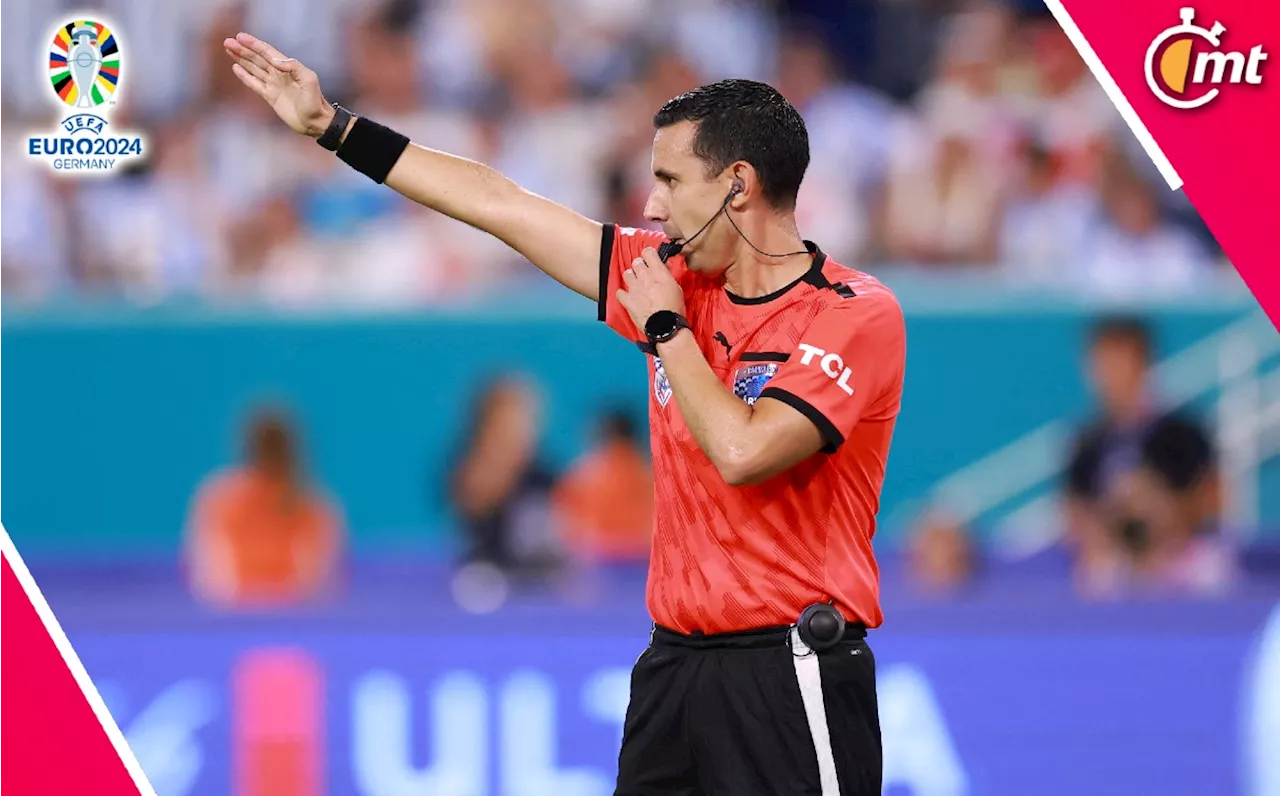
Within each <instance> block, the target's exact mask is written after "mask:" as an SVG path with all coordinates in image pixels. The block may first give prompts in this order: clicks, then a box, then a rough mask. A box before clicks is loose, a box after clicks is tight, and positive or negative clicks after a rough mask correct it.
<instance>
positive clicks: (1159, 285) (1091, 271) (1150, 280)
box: [1077, 167, 1211, 295]
mask: <svg viewBox="0 0 1280 796" xmlns="http://www.w3.org/2000/svg"><path fill="white" fill-rule="evenodd" d="M1103 202H1104V209H1105V212H1106V219H1105V221H1104V222H1103V223H1102V225H1101V226H1100V227H1099V228H1098V229H1097V230H1096V232H1095V233H1094V234H1092V235H1091V238H1092V240H1091V241H1090V242H1089V244H1088V245H1087V246H1085V247H1084V251H1083V257H1082V259H1081V265H1080V270H1079V272H1078V274H1077V278H1078V279H1079V280H1081V283H1082V284H1083V285H1085V286H1087V287H1088V289H1090V290H1096V291H1101V292H1108V293H1110V292H1114V293H1120V294H1125V295H1140V294H1142V293H1146V292H1150V291H1156V292H1166V293H1168V292H1178V291H1186V290H1189V289H1191V288H1193V287H1195V286H1196V285H1197V284H1200V283H1201V282H1202V280H1203V279H1204V278H1205V277H1206V276H1207V275H1208V274H1209V270H1210V266H1211V262H1210V260H1209V257H1208V254H1207V252H1205V250H1204V248H1203V247H1202V246H1201V245H1200V242H1199V241H1197V240H1196V238H1195V237H1194V236H1193V235H1192V234H1191V233H1189V232H1187V231H1186V230H1185V229H1181V228H1179V227H1175V226H1173V225H1171V224H1168V223H1166V222H1165V221H1164V220H1163V219H1161V217H1160V210H1159V208H1158V207H1157V205H1156V201H1155V197H1154V196H1153V195H1152V192H1151V186H1150V185H1149V184H1148V183H1147V182H1145V181H1144V180H1142V179H1141V178H1140V177H1138V176H1137V175H1136V174H1134V173H1133V172H1132V170H1130V169H1128V168H1126V167H1119V168H1116V169H1115V170H1113V171H1112V173H1111V174H1110V175H1109V176H1108V177H1107V179H1106V180H1105V188H1104V195H1103Z"/></svg>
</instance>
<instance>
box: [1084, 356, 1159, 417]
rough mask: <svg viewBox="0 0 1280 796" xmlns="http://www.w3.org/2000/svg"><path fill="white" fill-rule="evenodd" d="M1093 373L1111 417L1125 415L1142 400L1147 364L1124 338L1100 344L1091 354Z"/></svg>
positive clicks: (1096, 388)
mask: <svg viewBox="0 0 1280 796" xmlns="http://www.w3.org/2000/svg"><path fill="white" fill-rule="evenodd" d="M1089 371H1090V372H1089V376H1090V380H1091V381H1092V382H1093V388H1094V390H1095V391H1096V392H1097V394H1098V399H1099V400H1100V401H1101V402H1102V405H1103V408H1104V409H1105V410H1106V412H1107V414H1109V415H1117V414H1125V413H1127V412H1128V411H1131V410H1132V409H1134V408H1135V407H1136V406H1137V405H1138V403H1139V402H1140V401H1141V400H1142V397H1143V393H1144V391H1145V389H1146V381H1147V361H1146V357H1145V356H1143V353H1142V349H1141V348H1140V347H1139V346H1138V344H1137V343H1135V342H1133V341H1131V340H1126V339H1121V338H1110V339H1105V338H1104V339H1102V340H1099V341H1098V342H1097V343H1096V344H1095V345H1094V346H1093V350H1092V351H1090V352H1089Z"/></svg>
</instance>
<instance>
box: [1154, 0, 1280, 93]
mask: <svg viewBox="0 0 1280 796" xmlns="http://www.w3.org/2000/svg"><path fill="white" fill-rule="evenodd" d="M1181 15H1182V24H1181V25H1174V26H1173V27H1171V28H1166V29H1165V30H1164V31H1163V32H1162V33H1161V34H1160V35H1159V36H1156V38H1155V41H1153V42H1151V46H1150V47H1149V48H1148V49H1147V64H1146V66H1147V85H1148V86H1150V88H1151V91H1152V92H1154V93H1155V95H1156V97H1157V98H1159V100H1160V101H1161V102H1163V103H1164V104H1166V105H1170V106H1172V107H1174V108H1181V109H1184V110H1187V109H1191V108H1199V107H1201V106H1203V105H1208V104H1209V103H1210V102H1212V101H1213V100H1214V99H1215V98H1216V97H1217V96H1218V94H1219V93H1220V91H1221V89H1220V88H1219V86H1221V85H1222V84H1224V83H1227V84H1236V85H1239V84H1240V83H1242V82H1243V83H1246V84H1249V85H1254V86H1256V85H1258V84H1259V83H1261V82H1262V73H1261V69H1262V62H1263V61H1265V60H1267V53H1266V52H1265V51H1264V50H1263V49H1262V45H1261V44H1259V45H1257V46H1256V47H1254V48H1253V49H1251V50H1249V52H1248V54H1247V55H1246V54H1245V53H1243V52H1230V51H1225V50H1222V49H1221V47H1222V34H1223V33H1226V32H1227V26H1226V25H1223V24H1222V23H1221V22H1214V23H1213V26H1212V27H1210V28H1203V27H1201V26H1199V25H1196V24H1194V20H1195V18H1196V11H1195V9H1194V8H1183V9H1182V12H1181ZM1193 56H1194V58H1193ZM1193 63H1194V69H1193V68H1192V67H1193ZM1228 67H1230V69H1231V73H1230V74H1229V75H1228V74H1227V68H1228ZM1210 69H1212V73H1210Z"/></svg>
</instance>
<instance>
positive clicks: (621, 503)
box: [555, 413, 653, 563]
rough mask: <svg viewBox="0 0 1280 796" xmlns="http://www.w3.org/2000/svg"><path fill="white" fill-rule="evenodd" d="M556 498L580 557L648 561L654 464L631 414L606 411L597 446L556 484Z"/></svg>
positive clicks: (568, 540)
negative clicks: (642, 442)
mask: <svg viewBox="0 0 1280 796" xmlns="http://www.w3.org/2000/svg"><path fill="white" fill-rule="evenodd" d="M555 502H556V508H557V510H558V512H559V514H560V518H561V523H562V527H563V530H562V533H563V535H564V539H565V542H566V544H568V545H569V547H570V548H571V549H572V550H573V552H574V556H575V558H577V559H578V560H580V561H588V562H599V563H606V562H608V563H613V562H627V561H648V560H649V539H650V532H651V530H652V525H653V469H652V467H651V466H650V464H649V460H648V458H647V457H646V456H645V455H644V453H643V452H642V451H641V450H640V447H639V445H638V444H637V440H636V429H635V424H634V423H633V422H632V421H631V418H630V417H628V416H627V415H625V414H622V413H610V414H608V415H606V416H605V418H604V421H603V423H602V425H601V432H600V443H599V445H598V446H597V447H596V448H595V449H593V450H591V451H588V452H587V453H586V454H584V455H583V456H582V457H581V458H580V459H579V460H578V461H577V462H576V463H574V465H573V467H571V468H570V469H569V471H568V472H567V473H566V474H565V475H564V477H563V478H562V479H561V480H560V482H559V483H558V484H557V485H556V491H555Z"/></svg>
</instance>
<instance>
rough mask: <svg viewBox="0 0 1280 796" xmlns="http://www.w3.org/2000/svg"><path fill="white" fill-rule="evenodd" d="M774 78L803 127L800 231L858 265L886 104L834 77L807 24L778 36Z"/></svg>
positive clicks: (881, 156)
mask: <svg viewBox="0 0 1280 796" xmlns="http://www.w3.org/2000/svg"><path fill="white" fill-rule="evenodd" d="M776 83H777V88H778V90H779V91H780V92H782V95H783V96H785V97H786V98H787V99H788V100H789V101H790V102H791V104H793V105H795V106H796V109H797V110H799V111H800V113H801V115H802V116H804V119H805V126H806V127H807V128H808V132H809V157H810V161H809V163H810V165H809V171H808V172H807V173H806V175H805V181H804V190H803V191H802V192H801V194H800V197H799V199H798V201H797V207H796V217H797V220H798V223H799V225H800V228H801V229H802V230H804V231H805V235H806V236H807V237H809V238H812V239H813V240H816V241H820V242H821V245H822V247H823V249H824V250H825V251H827V252H828V253H830V254H831V255H832V256H834V257H835V258H836V259H837V260H839V261H840V262H857V261H858V260H860V259H862V257H863V255H864V254H865V251H866V249H867V247H868V245H869V243H870V237H871V229H870V224H871V209H872V208H873V207H874V204H873V203H874V202H875V201H876V200H877V198H878V188H879V186H880V184H881V183H882V181H883V178H884V163H885V160H886V158H887V156H888V150H889V143H890V142H889V121H890V119H891V118H892V116H893V113H894V111H893V108H892V106H891V105H890V104H889V102H888V101H887V100H886V99H885V98H883V97H881V96H879V95H878V94H876V93H875V92H873V91H871V90H870V89H867V88H865V87H863V86H860V85H858V84H856V83H851V82H845V81H841V80H840V79H839V75H837V73H836V61H835V57H834V54H833V53H832V52H831V50H830V47H829V46H828V45H827V42H826V39H825V38H824V37H823V36H822V35H820V33H819V32H818V31H816V30H812V29H810V28H806V27H796V28H793V29H792V30H790V31H788V32H787V33H786V35H785V36H784V37H783V40H782V48H781V50H780V51H779V58H778V76H777V81H776Z"/></svg>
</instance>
